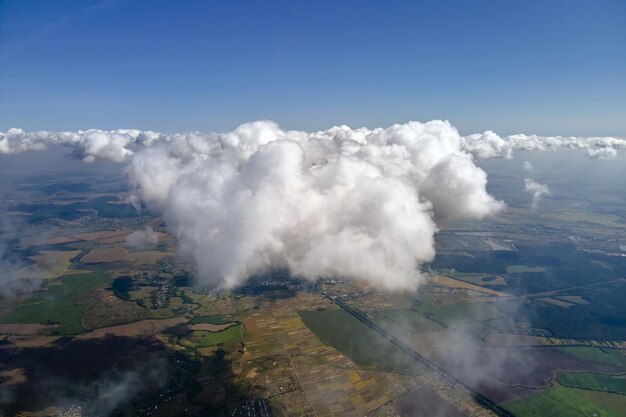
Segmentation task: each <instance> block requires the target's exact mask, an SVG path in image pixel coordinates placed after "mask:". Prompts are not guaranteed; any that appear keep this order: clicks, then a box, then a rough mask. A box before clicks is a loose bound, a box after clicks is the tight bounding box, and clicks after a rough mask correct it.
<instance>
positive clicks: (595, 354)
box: [559, 346, 626, 370]
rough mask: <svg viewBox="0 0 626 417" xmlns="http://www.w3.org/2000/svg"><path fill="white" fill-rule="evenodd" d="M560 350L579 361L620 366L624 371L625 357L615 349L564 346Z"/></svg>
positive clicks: (625, 368) (625, 367)
mask: <svg viewBox="0 0 626 417" xmlns="http://www.w3.org/2000/svg"><path fill="white" fill-rule="evenodd" d="M559 349H560V350H562V351H564V352H567V353H569V354H572V355H574V356H576V357H578V358H580V359H585V360H589V361H594V362H600V363H604V364H607V365H614V366H621V367H623V368H624V370H626V355H624V354H623V353H622V351H621V350H617V349H604V350H602V349H600V348H594V347H590V346H566V347H562V348H559Z"/></svg>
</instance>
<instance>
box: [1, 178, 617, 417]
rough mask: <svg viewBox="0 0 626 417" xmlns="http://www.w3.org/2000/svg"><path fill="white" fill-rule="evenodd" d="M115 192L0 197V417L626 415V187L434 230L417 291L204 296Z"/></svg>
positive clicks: (60, 185) (349, 287)
mask: <svg viewBox="0 0 626 417" xmlns="http://www.w3.org/2000/svg"><path fill="white" fill-rule="evenodd" d="M492 176H493V178H494V181H493V189H492V190H491V192H493V193H494V194H496V195H498V193H502V194H500V195H498V196H499V197H501V198H505V199H507V200H508V201H513V202H515V201H517V200H521V199H522V197H521V196H520V195H519V192H516V191H510V190H507V189H504V188H499V184H500V182H499V179H498V176H497V173H496V175H492V174H491V173H490V178H491V177H492ZM123 181H124V180H123V178H122V177H121V176H118V177H116V176H112V177H110V178H109V179H108V180H107V181H102V180H101V179H99V178H98V177H89V178H87V179H85V178H82V179H81V178H79V177H73V176H66V177H64V176H61V175H59V176H58V177H52V178H41V177H28V176H25V177H21V178H20V179H19V180H17V181H16V182H15V183H14V184H12V185H6V186H4V187H3V188H2V191H3V195H2V201H3V203H2V205H3V207H2V210H3V211H4V213H6V216H8V217H10V218H11V219H13V221H14V223H15V224H19V225H20V226H19V229H18V233H17V237H16V238H15V239H14V241H12V248H13V250H12V253H11V259H12V264H11V265H13V266H15V267H16V268H18V267H19V268H20V271H21V273H22V274H23V278H22V280H21V281H20V282H21V283H22V285H21V286H18V287H17V289H16V290H15V292H13V293H11V294H5V295H3V301H2V303H1V306H0V384H1V385H0V409H2V412H3V413H4V414H5V415H20V416H47V415H65V416H73V415H75V416H79V415H94V416H106V415H113V416H206V415H215V416H219V415H223V416H268V415H274V416H333V415H336V416H340V415H341V416H344V415H345V416H364V415H367V416H402V417H404V416H426V415H428V416H431V415H437V416H448V417H457V416H493V415H503V416H518V417H526V416H548V415H554V416H560V417H568V416H592V415H593V416H598V417H619V416H624V415H625V414H624V410H626V382H625V381H626V379H625V378H626V355H625V354H624V353H625V350H626V304H624V300H625V299H626V223H625V222H624V219H625V216H626V213H625V211H626V209H624V207H626V205H625V204H624V203H625V202H626V194H625V193H624V192H623V191H622V190H621V189H620V190H618V191H616V192H615V193H614V194H613V195H614V197H615V199H614V200H613V201H595V200H594V198H593V196H592V195H584V196H581V195H579V191H580V190H576V191H575V192H574V191H573V190H572V191H571V195H570V196H562V201H561V204H556V205H555V203H554V202H552V203H551V204H552V206H550V204H547V205H546V207H545V208H543V209H541V210H539V211H538V212H532V211H531V210H529V209H528V208H527V206H526V204H527V202H525V203H524V204H519V205H518V206H516V205H515V204H512V205H510V207H509V208H508V209H507V210H506V211H504V212H503V213H501V214H500V215H499V216H497V217H495V218H492V219H490V220H488V221H482V222H451V223H449V224H446V225H445V227H443V228H442V229H441V230H440V231H439V233H438V234H437V235H436V247H437V256H436V258H435V259H434V260H433V261H432V262H430V263H429V264H427V265H425V267H424V271H423V272H424V276H426V277H427V278H426V281H425V282H424V283H423V285H422V286H421V287H420V289H419V290H418V292H417V293H410V292H399V293H398V292H396V293H385V292H381V291H379V290H375V289H374V288H371V287H369V286H367V285H365V284H362V283H359V282H355V281H347V280H344V279H342V278H341V277H326V278H324V279H321V280H319V281H317V282H315V283H313V282H309V281H302V280H299V279H298V277H294V276H291V275H290V274H289V273H288V272H287V271H283V270H277V271H268V272H267V273H266V274H263V275H260V276H255V277H252V278H251V279H250V280H248V282H247V283H246V284H245V285H244V286H243V287H240V288H238V289H236V290H233V291H216V290H212V289H210V288H200V287H196V286H194V275H193V274H194V272H193V270H191V268H190V267H189V265H188V264H186V263H185V262H184V260H182V259H179V258H178V257H177V256H176V240H175V239H174V237H173V236H171V235H170V234H169V233H168V231H167V229H166V228H165V226H164V223H163V220H162V219H161V218H160V217H159V216H158V215H157V214H156V213H152V212H150V211H149V210H147V209H144V210H140V211H137V208H136V207H134V206H133V205H132V204H130V203H128V202H126V198H127V195H126V193H125V191H124V190H125V188H124V182H123ZM506 193H512V194H510V195H507V194H506ZM574 198H575V199H577V201H578V202H577V203H572V202H571V201H572V200H571V199H574ZM581 202H584V204H582V203H581ZM147 231H148V232H147ZM136 232H141V233H148V234H149V235H150V236H151V238H150V241H149V242H147V243H145V245H144V243H141V242H140V243H141V244H138V243H137V242H135V241H133V239H132V238H130V237H129V236H131V235H132V234H133V233H136ZM135 236H144V235H135ZM5 273H7V272H5Z"/></svg>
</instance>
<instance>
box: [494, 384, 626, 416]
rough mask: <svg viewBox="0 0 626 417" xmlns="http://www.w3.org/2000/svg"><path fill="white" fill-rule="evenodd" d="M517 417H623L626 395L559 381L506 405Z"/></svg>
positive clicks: (625, 407) (625, 408)
mask: <svg viewBox="0 0 626 417" xmlns="http://www.w3.org/2000/svg"><path fill="white" fill-rule="evenodd" d="M505 407H506V408H507V409H508V410H509V411H511V412H512V413H513V414H514V415H515V416H516V417H529V416H536V417H593V416H595V417H623V416H624V410H626V396H624V395H619V394H610V393H606V392H596V391H588V390H581V389H576V388H568V387H564V386H562V385H559V384H558V383H555V384H554V385H553V386H552V387H550V388H548V389H547V390H545V391H543V392H542V393H541V394H536V395H533V396H532V397H529V398H525V399H523V400H519V401H515V402H512V403H510V404H507V405H506V406H505Z"/></svg>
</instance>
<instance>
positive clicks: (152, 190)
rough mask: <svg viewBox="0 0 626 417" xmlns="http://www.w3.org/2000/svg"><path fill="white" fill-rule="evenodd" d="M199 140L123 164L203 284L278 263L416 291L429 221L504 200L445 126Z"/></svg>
mask: <svg viewBox="0 0 626 417" xmlns="http://www.w3.org/2000/svg"><path fill="white" fill-rule="evenodd" d="M203 138H204V139H203V140H197V138H191V137H189V136H178V137H177V138H174V139H172V140H169V141H166V142H164V143H160V144H157V145H156V146H153V147H152V148H150V149H145V150H143V151H140V152H138V153H137V154H135V155H134V157H133V158H132V161H131V163H130V165H129V176H130V179H131V182H132V184H133V187H134V190H135V193H136V195H137V196H138V197H139V198H140V199H141V200H142V201H143V202H145V203H147V204H149V205H153V206H154V207H156V208H158V209H160V210H161V211H162V213H163V216H164V218H165V221H166V223H167V225H168V228H169V230H170V232H172V233H173V234H174V235H175V236H176V237H177V238H178V242H179V243H178V248H179V249H178V251H179V253H180V254H181V255H183V256H186V257H188V258H190V259H191V260H192V261H193V264H194V265H195V266H196V269H197V276H198V279H199V280H200V283H201V284H207V285H217V286H222V287H226V288H232V287H235V286H237V285H239V284H241V283H242V282H243V281H244V280H245V279H246V278H247V277H248V276H250V275H252V274H255V273H259V272H262V271H265V270H268V269H270V268H278V267H286V268H289V269H290V270H291V271H292V272H293V273H294V274H296V275H298V276H301V277H304V278H308V279H316V278H318V277H320V276H341V277H347V278H358V279H362V280H365V281H368V282H370V283H373V284H375V285H377V286H379V287H382V288H387V289H405V288H414V287H415V286H417V285H418V284H419V282H420V278H421V277H420V273H419V270H418V267H419V264H420V263H422V262H425V261H429V260H431V259H432V258H433V256H434V245H433V235H434V233H435V231H436V230H437V225H436V223H435V221H436V220H438V219H454V218H460V217H464V218H468V217H469V218H481V217H484V216H487V215H489V214H491V213H494V212H496V211H497V210H499V209H501V208H502V207H503V203H501V202H498V201H496V200H494V199H493V197H491V196H490V195H489V194H488V193H487V192H486V189H485V186H486V182H487V177H486V174H485V173H484V171H482V170H481V169H480V168H478V167H477V166H476V165H475V164H474V163H473V157H472V155H471V154H469V153H468V152H466V151H465V150H464V149H463V140H462V138H461V136H460V135H459V134H458V132H457V130H456V129H455V128H454V127H453V126H451V125H450V124H449V123H447V122H442V121H432V122H428V123H418V122H411V123H407V124H402V125H393V126H390V127H388V128H386V129H374V130H369V129H358V130H352V129H350V128H348V127H346V126H339V127H335V128H332V129H329V130H326V131H318V132H310V133H308V132H302V131H284V130H282V129H280V128H279V127H278V126H277V125H276V124H275V123H272V122H269V121H260V122H253V123H247V124H244V125H242V126H240V127H238V128H237V129H235V130H234V131H232V132H228V133H223V134H210V135H205V136H204V137H203Z"/></svg>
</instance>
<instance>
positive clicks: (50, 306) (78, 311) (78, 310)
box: [0, 272, 111, 334]
mask: <svg viewBox="0 0 626 417" xmlns="http://www.w3.org/2000/svg"><path fill="white" fill-rule="evenodd" d="M110 282H111V277H110V276H109V275H108V274H107V273H104V272H92V273H88V274H79V275H68V276H64V277H61V278H59V279H58V280H57V282H55V283H53V284H51V285H50V286H49V287H48V288H47V291H41V292H39V293H37V294H35V295H33V296H31V297H30V298H29V299H28V300H26V301H25V302H23V303H22V304H21V305H20V306H19V307H18V308H17V309H15V310H13V311H12V312H11V313H9V314H7V315H6V316H4V317H2V319H0V322H2V323H42V324H45V323H58V324H59V326H58V328H57V329H56V333H59V334H76V333H80V332H82V331H83V330H84V329H83V326H82V325H81V324H80V320H81V318H82V316H83V312H84V309H83V307H82V306H79V305H77V304H75V299H76V297H78V296H79V295H81V294H83V293H86V292H89V291H93V290H95V289H97V288H103V287H105V286H107V285H108V284H109V283H110Z"/></svg>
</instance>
